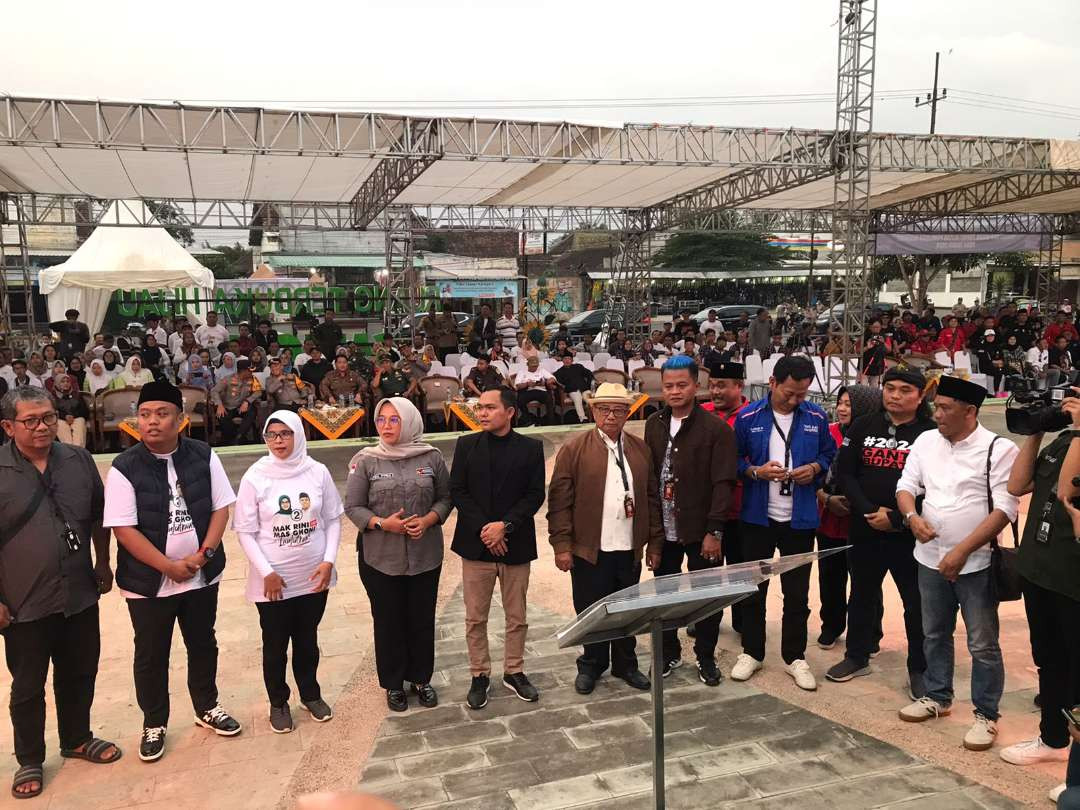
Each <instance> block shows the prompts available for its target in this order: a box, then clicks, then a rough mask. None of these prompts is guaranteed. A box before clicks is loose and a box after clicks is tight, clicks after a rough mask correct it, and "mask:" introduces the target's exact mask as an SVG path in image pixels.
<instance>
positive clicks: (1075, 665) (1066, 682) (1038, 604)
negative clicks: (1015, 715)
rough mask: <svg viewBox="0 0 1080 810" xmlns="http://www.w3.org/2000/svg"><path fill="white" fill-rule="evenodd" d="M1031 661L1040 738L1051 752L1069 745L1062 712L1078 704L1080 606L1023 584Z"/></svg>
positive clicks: (1041, 589) (1058, 595) (1079, 682)
mask: <svg viewBox="0 0 1080 810" xmlns="http://www.w3.org/2000/svg"><path fill="white" fill-rule="evenodd" d="M1023 587H1024V609H1025V610H1026V611H1027V619H1028V632H1029V634H1030V635H1031V657H1032V659H1033V660H1034V661H1035V666H1036V667H1038V669H1039V704H1040V709H1041V711H1042V719H1041V720H1040V722H1039V734H1040V736H1042V739H1043V742H1045V743H1046V744H1047V745H1049V746H1051V747H1053V748H1064V747H1065V746H1067V745H1068V744H1069V731H1068V727H1067V726H1066V724H1065V717H1064V716H1063V715H1062V714H1061V710H1062V709H1071V708H1072V707H1073V706H1076V705H1078V704H1080V629H1078V628H1080V602H1077V601H1076V600H1074V599H1070V598H1069V597H1067V596H1064V595H1062V594H1060V593H1055V592H1054V591H1049V590H1047V589H1046V588H1043V587H1041V586H1039V585H1036V584H1035V583H1034V582H1030V581H1028V580H1026V579H1025V580H1024V581H1023Z"/></svg>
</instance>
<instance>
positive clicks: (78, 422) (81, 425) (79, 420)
mask: <svg viewBox="0 0 1080 810" xmlns="http://www.w3.org/2000/svg"><path fill="white" fill-rule="evenodd" d="M56 438H58V439H59V440H60V441H62V442H63V443H64V444H73V445H75V446H76V447H86V420H85V419H84V418H83V417H81V416H79V417H76V418H75V421H74V422H72V423H71V424H70V425H69V424H68V423H67V420H66V419H61V420H60V421H58V422H57V423H56Z"/></svg>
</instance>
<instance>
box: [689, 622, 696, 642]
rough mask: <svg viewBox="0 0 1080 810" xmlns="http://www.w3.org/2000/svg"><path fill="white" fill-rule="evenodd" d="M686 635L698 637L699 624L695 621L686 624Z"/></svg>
mask: <svg viewBox="0 0 1080 810" xmlns="http://www.w3.org/2000/svg"><path fill="white" fill-rule="evenodd" d="M686 635H687V637H689V638H697V625H696V624H694V623H693V622H691V623H690V624H688V625H686Z"/></svg>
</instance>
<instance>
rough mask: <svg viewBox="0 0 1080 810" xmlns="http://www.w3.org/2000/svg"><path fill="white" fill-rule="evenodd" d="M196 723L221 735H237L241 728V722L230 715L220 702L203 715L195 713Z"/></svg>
mask: <svg viewBox="0 0 1080 810" xmlns="http://www.w3.org/2000/svg"><path fill="white" fill-rule="evenodd" d="M195 724H196V725H198V726H202V727H203V728H208V729H210V730H211V731H213V732H214V733H215V734H217V735H219V736H221V737H235V736H236V735H237V734H239V733H240V730H241V726H240V724H239V723H237V722H236V721H235V720H234V719H233V718H232V717H230V716H229V713H228V712H227V711H225V710H224V709H223V708H221V706H220V704H219V705H217V706H215V707H214V708H212V709H210V710H209V711H206V712H203V713H202V714H201V715H198V714H197V715H195Z"/></svg>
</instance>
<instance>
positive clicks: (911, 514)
mask: <svg viewBox="0 0 1080 810" xmlns="http://www.w3.org/2000/svg"><path fill="white" fill-rule="evenodd" d="M917 514H919V513H918V512H905V513H904V525H905V526H908V525H910V524H911V519H912V518H913V517H915V516H916V515H917Z"/></svg>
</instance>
